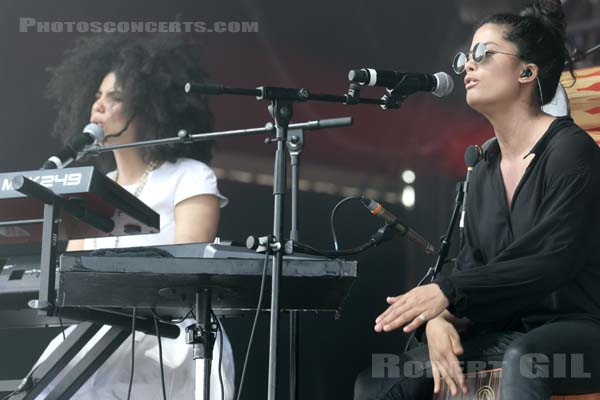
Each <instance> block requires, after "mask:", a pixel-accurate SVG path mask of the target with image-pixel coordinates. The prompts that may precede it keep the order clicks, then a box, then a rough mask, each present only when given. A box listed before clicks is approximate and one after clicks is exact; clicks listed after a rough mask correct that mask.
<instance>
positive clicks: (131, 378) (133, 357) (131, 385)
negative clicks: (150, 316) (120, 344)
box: [127, 307, 135, 400]
mask: <svg viewBox="0 0 600 400" xmlns="http://www.w3.org/2000/svg"><path fill="white" fill-rule="evenodd" d="M134 369H135V307H133V315H132V317H131V374H130V375H129V389H127V400H130V399H131V388H132V387H133V371H134Z"/></svg>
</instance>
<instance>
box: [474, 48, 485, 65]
mask: <svg viewBox="0 0 600 400" xmlns="http://www.w3.org/2000/svg"><path fill="white" fill-rule="evenodd" d="M486 53H487V49H486V48H485V44H483V43H477V44H476V45H475V47H473V61H475V62H476V63H477V64H479V63H480V62H482V61H483V59H484V58H485V54H486Z"/></svg>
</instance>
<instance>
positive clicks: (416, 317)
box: [375, 283, 450, 333]
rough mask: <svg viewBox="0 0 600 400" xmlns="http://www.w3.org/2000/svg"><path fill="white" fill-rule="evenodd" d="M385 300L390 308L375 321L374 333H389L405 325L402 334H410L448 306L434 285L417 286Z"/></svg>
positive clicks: (443, 296) (437, 287)
mask: <svg viewBox="0 0 600 400" xmlns="http://www.w3.org/2000/svg"><path fill="white" fill-rule="evenodd" d="M386 300H387V302H388V304H390V306H389V307H388V309H387V310H385V312H383V313H382V314H381V315H380V316H379V317H377V319H376V320H375V332H391V331H393V330H394V329H398V328H399V327H401V326H404V325H406V324H408V325H406V326H405V327H404V332H406V333H408V332H412V331H413V330H415V329H417V328H418V327H419V326H421V325H423V324H424V323H425V322H427V321H428V320H430V319H433V318H435V317H437V316H438V315H439V314H440V313H441V312H442V311H444V310H445V309H446V307H448V305H449V304H450V303H449V302H448V299H447V298H446V296H445V295H444V293H443V292H442V290H441V289H440V287H439V286H438V285H437V284H435V283H431V284H429V285H424V286H418V287H416V288H414V289H412V290H411V291H409V292H407V293H405V294H403V295H401V296H396V297H388V298H387V299H386Z"/></svg>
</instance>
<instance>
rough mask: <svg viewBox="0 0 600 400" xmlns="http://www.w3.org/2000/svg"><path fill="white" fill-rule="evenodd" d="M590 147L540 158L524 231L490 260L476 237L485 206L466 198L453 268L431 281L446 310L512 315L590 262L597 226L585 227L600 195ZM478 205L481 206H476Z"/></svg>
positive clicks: (474, 315)
mask: <svg viewBox="0 0 600 400" xmlns="http://www.w3.org/2000/svg"><path fill="white" fill-rule="evenodd" d="M591 143H593V141H591ZM586 145H587V142H586ZM593 145H595V143H593ZM563 150H564V149H563ZM597 150H598V149H597V148H595V149H593V150H590V148H587V150H586V149H584V148H581V146H579V147H578V146H577V143H576V146H575V151H569V149H567V151H566V154H564V155H558V153H556V155H555V156H553V157H550V158H547V160H546V161H544V162H543V163H542V164H543V165H542V166H541V167H543V174H540V179H543V185H542V186H541V187H543V190H542V191H543V194H542V195H541V201H540V202H539V203H538V204H535V205H533V204H530V206H535V209H533V210H531V209H530V210H529V212H530V213H533V216H532V223H531V226H530V228H529V229H528V230H527V231H526V232H524V233H523V234H522V235H520V236H519V237H515V238H514V241H512V242H510V243H507V245H506V247H504V248H503V249H501V250H500V251H499V252H498V253H497V254H495V255H493V257H492V258H490V259H489V260H485V259H484V258H485V257H484V256H483V255H482V251H481V244H480V243H479V238H478V235H477V233H478V232H479V231H480V229H481V227H480V226H478V225H477V224H476V223H474V221H478V219H479V216H478V213H483V212H486V211H487V210H486V208H485V202H482V201H481V199H479V201H469V202H467V216H468V217H469V218H467V220H466V222H467V225H466V232H465V244H464V246H463V248H462V249H461V251H460V253H459V255H458V257H457V261H456V265H455V268H454V270H453V271H452V273H450V274H447V275H440V276H438V277H437V278H436V280H435V281H434V282H435V283H437V284H438V285H439V286H440V288H441V289H442V291H443V292H444V294H445V295H446V296H447V297H448V300H449V301H450V307H449V311H450V312H452V313H453V314H454V315H456V316H457V317H468V318H470V319H471V320H473V321H481V322H489V321H497V320H499V319H504V318H513V317H515V316H518V315H523V314H526V313H527V310H529V309H533V308H535V307H536V306H538V305H539V304H540V303H541V302H542V301H543V300H544V298H547V297H548V296H550V295H551V294H552V292H554V291H556V290H557V289H559V288H560V287H562V286H565V285H568V284H569V282H570V281H572V280H573V279H574V277H575V276H576V275H577V274H578V273H579V272H580V271H581V269H582V266H583V265H584V264H585V263H586V262H589V254H590V253H591V251H592V249H591V247H590V246H598V244H599V240H598V239H599V238H597V237H596V238H594V237H593V236H594V235H595V234H596V233H597V232H596V231H597V229H592V228H593V225H594V223H597V218H593V217H592V214H593V213H591V212H590V210H593V209H594V207H598V204H594V203H595V202H596V203H597V202H598V200H599V196H598V186H599V182H598V172H597V171H596V170H594V169H596V168H597V167H598V162H597V160H598V153H597ZM569 156H574V157H577V158H576V159H575V160H573V159H572V158H571V159H569V158H568V157H569ZM498 165H499V164H498ZM537 167H540V166H539V165H538V166H537ZM541 167H540V168H541ZM480 177H483V178H484V179H490V178H489V176H484V175H483V174H480ZM528 179H536V178H535V176H533V177H532V176H529V178H528ZM473 186H474V185H473ZM471 190H473V189H472V188H471ZM470 194H471V192H470V193H469V195H470ZM488 195H489V194H488ZM474 196H478V194H474ZM480 196H485V195H481V194H480ZM477 204H483V206H482V207H481V208H482V209H481V210H478V209H477V208H478V207H477ZM512 216H513V218H514V217H515V214H512ZM594 219H595V220H594ZM498 239H499V240H501V238H498ZM597 267H598V268H600V265H597Z"/></svg>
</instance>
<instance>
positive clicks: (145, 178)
mask: <svg viewBox="0 0 600 400" xmlns="http://www.w3.org/2000/svg"><path fill="white" fill-rule="evenodd" d="M156 164H157V163H156V161H154V160H152V161H150V162H149V163H148V167H147V168H146V170H145V171H144V174H143V175H142V177H141V178H140V183H138V186H137V188H135V191H134V192H133V195H134V196H135V197H140V194H142V190H144V186H146V182H147V181H148V175H150V172H152V171H154V169H155V168H156ZM113 180H114V181H115V182H117V183H118V181H119V170H118V169H117V172H115V178H114V179H113ZM118 246H119V236H115V244H114V246H112V247H113V248H115V247H118ZM94 249H98V241H97V240H96V238H94Z"/></svg>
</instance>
